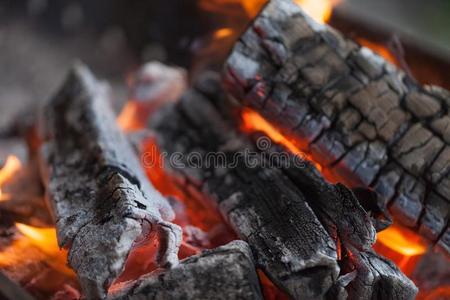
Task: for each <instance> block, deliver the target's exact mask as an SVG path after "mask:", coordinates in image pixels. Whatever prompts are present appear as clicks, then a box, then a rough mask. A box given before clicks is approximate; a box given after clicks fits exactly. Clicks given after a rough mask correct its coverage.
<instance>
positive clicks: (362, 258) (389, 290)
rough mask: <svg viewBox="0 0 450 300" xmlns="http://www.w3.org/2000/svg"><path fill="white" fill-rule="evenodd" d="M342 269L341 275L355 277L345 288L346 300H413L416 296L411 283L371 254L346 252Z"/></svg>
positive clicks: (369, 252) (374, 254) (400, 273)
mask: <svg viewBox="0 0 450 300" xmlns="http://www.w3.org/2000/svg"><path fill="white" fill-rule="evenodd" d="M342 265H343V269H344V271H345V272H351V271H353V270H356V272H357V274H358V275H357V276H356V277H355V279H354V280H352V281H351V282H350V283H349V285H348V287H347V293H348V295H349V298H350V299H392V300H395V299H415V297H416V295H417V292H418V289H417V288H416V286H415V285H414V283H413V282H412V281H411V280H410V279H409V278H408V277H406V276H405V275H404V274H403V273H402V272H400V270H399V269H398V268H397V267H396V266H395V264H394V263H393V262H391V261H389V260H387V259H386V258H383V257H381V256H379V255H377V254H376V253H374V252H373V251H364V252H358V251H350V252H348V255H347V257H346V259H344V261H343V263H342Z"/></svg>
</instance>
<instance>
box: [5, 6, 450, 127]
mask: <svg viewBox="0 0 450 300" xmlns="http://www.w3.org/2000/svg"><path fill="white" fill-rule="evenodd" d="M201 1H202V0H147V1H142V0H95V1H93V0H0V133H1V132H2V130H3V131H7V128H8V127H9V126H10V125H11V123H14V121H15V120H16V119H17V118H21V117H23V115H26V114H27V113H29V112H30V111H31V112H35V110H36V109H38V107H39V105H40V103H42V102H43V101H46V100H47V99H48V98H49V97H50V96H51V95H52V93H53V92H54V91H55V90H56V88H57V87H58V85H59V84H60V83H61V82H62V80H63V79H64V75H65V73H66V72H67V69H68V68H69V67H70V65H71V64H72V63H73V62H74V61H75V60H78V59H79V60H82V61H84V62H85V63H87V64H88V65H89V66H90V67H91V68H93V69H94V71H95V73H97V74H98V75H99V76H100V77H103V78H105V79H108V80H109V81H110V82H111V83H112V85H113V89H114V98H115V106H116V108H117V109H119V108H120V106H121V105H122V103H123V102H124V101H125V100H126V93H127V91H126V87H125V78H126V77H127V74H129V73H130V72H132V71H133V70H135V69H136V68H137V67H138V66H139V65H140V64H141V63H142V62H145V61H148V60H160V61H163V62H166V63H169V64H177V65H181V66H184V67H187V68H188V69H189V70H191V71H192V70H194V69H195V64H197V66H198V65H199V61H198V57H199V53H203V54H205V53H209V54H211V52H207V51H206V52H204V50H205V49H206V48H208V43H209V41H210V40H211V39H212V38H214V34H215V33H216V32H217V30H218V29H220V28H221V27H223V26H227V24H228V25H229V24H231V23H232V24H233V26H234V28H238V29H239V28H240V29H241V30H242V29H243V28H244V27H245V25H246V22H248V20H249V17H248V16H246V15H245V11H244V10H243V9H242V8H239V7H238V6H230V7H231V8H230V7H228V10H227V11H225V9H224V11H223V13H217V12H214V13H212V12H211V11H208V12H206V11H204V10H203V9H202V8H201V5H199V2H201ZM211 1H212V2H217V3H223V2H226V0H217V1H213V0H211ZM255 1H256V0H255ZM212 2H210V3H212ZM229 2H233V1H231V0H230V1H229ZM234 2H237V1H234ZM218 5H219V4H218ZM219 11H220V10H219ZM336 13H339V15H341V16H342V17H340V19H342V18H344V19H345V18H347V16H348V17H349V19H350V18H353V19H354V20H356V23H352V22H349V23H346V26H347V27H346V28H347V29H346V31H347V32H346V33H349V31H350V32H351V31H353V30H355V31H357V30H359V29H360V28H359V26H358V24H359V23H358V22H359V21H358V20H361V22H365V23H367V22H368V23H369V25H368V27H369V28H371V30H372V31H374V32H375V33H377V32H378V31H380V32H381V31H382V32H384V35H383V39H381V40H380V41H379V42H380V43H388V42H389V41H390V39H391V38H399V40H400V41H406V40H407V41H409V42H411V41H413V42H412V43H413V44H415V45H418V47H419V48H422V49H425V52H427V53H431V54H430V55H432V56H435V57H438V58H439V59H440V60H443V61H450V60H449V59H450V0H427V1H424V0H422V1H420V0H346V1H344V2H342V3H340V4H339V5H338V6H337V7H336ZM337 23H339V21H337ZM355 24H356V25H355ZM373 24H375V25H373ZM386 32H387V33H388V34H387V35H386ZM225 48H226V47H225ZM222 50H223V49H222ZM202 51H203V52H202ZM213 53H214V52H213ZM217 55H218V56H220V55H219V54H217ZM204 56H205V55H204ZM219 61H220V59H217V61H216V62H219ZM200 65H201V66H202V67H204V66H205V64H200ZM206 65H207V64H206Z"/></svg>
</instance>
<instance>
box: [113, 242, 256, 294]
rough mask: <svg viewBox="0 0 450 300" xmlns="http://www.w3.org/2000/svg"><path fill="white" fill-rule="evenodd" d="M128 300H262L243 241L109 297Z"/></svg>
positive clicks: (199, 257) (143, 279)
mask: <svg viewBox="0 0 450 300" xmlns="http://www.w3.org/2000/svg"><path fill="white" fill-rule="evenodd" d="M110 298H111V299H114V300H128V299H130V300H131V299H161V300H162V299H174V300H175V299H186V300H189V299H193V300H194V299H252V300H258V299H263V296H262V293H261V287H260V284H259V280H258V276H257V274H256V268H255V265H254V263H253V256H252V252H251V250H250V247H249V245H248V244H247V243H245V242H244V241H234V242H231V243H229V244H227V245H225V246H221V247H218V248H215V249H213V250H206V251H204V252H203V253H201V254H199V255H195V256H192V257H189V258H187V259H185V260H183V261H181V262H180V264H179V265H178V266H177V267H175V268H173V269H171V270H168V271H165V272H162V273H161V272H154V273H151V274H149V275H144V276H143V277H141V278H140V279H139V280H138V281H137V282H135V283H133V284H132V285H130V286H128V287H126V288H124V289H123V290H121V291H120V292H119V293H118V294H115V295H114V294H113V295H111V297H110Z"/></svg>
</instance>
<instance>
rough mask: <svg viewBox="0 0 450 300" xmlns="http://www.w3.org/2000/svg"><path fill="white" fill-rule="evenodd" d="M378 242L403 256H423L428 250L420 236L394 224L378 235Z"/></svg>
mask: <svg viewBox="0 0 450 300" xmlns="http://www.w3.org/2000/svg"><path fill="white" fill-rule="evenodd" d="M378 242H380V243H382V244H384V245H386V246H389V247H390V248H391V249H392V250H395V251H396V252H398V253H400V254H403V255H405V256H414V255H419V254H424V253H425V252H426V251H427V248H428V247H427V244H426V243H425V242H424V241H423V240H422V238H421V237H420V236H418V235H417V234H415V233H414V232H412V231H410V230H408V229H406V228H402V227H400V226H398V225H395V224H394V225H392V226H390V227H389V228H387V229H386V230H383V231H381V232H379V233H378Z"/></svg>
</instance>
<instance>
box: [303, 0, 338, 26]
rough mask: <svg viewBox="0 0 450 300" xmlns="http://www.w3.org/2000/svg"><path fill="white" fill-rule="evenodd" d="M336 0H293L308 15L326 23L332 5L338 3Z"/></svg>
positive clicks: (331, 11) (331, 10)
mask: <svg viewBox="0 0 450 300" xmlns="http://www.w3.org/2000/svg"><path fill="white" fill-rule="evenodd" d="M339 2H340V1H337V0H295V3H297V4H298V5H300V6H301V7H302V9H303V10H304V11H306V13H307V14H308V15H310V16H311V17H312V18H313V19H314V20H316V21H317V22H319V23H322V24H324V23H327V22H328V20H330V17H331V14H332V13H333V7H334V6H336V5H337V4H339Z"/></svg>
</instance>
